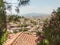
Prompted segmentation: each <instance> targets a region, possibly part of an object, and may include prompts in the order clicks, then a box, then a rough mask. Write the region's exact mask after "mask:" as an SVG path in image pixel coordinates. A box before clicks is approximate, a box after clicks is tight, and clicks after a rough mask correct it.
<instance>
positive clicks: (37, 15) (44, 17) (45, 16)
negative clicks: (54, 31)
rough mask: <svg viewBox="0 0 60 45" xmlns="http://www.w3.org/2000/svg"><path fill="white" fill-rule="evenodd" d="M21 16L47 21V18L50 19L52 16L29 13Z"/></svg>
mask: <svg viewBox="0 0 60 45" xmlns="http://www.w3.org/2000/svg"><path fill="white" fill-rule="evenodd" d="M21 16H25V17H34V18H41V19H46V18H49V17H50V16H51V15H50V14H41V13H28V14H24V15H21Z"/></svg>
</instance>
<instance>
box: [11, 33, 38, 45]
mask: <svg viewBox="0 0 60 45" xmlns="http://www.w3.org/2000/svg"><path fill="white" fill-rule="evenodd" d="M36 39H37V37H36V36H33V35H31V34H26V33H21V34H20V35H19V37H18V38H17V39H16V40H15V41H14V42H13V43H12V45H37V42H36Z"/></svg>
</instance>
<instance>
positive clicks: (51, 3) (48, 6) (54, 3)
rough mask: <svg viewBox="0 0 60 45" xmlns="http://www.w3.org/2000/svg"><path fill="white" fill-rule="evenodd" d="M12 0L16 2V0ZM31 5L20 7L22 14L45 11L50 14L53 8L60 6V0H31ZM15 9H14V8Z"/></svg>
mask: <svg viewBox="0 0 60 45" xmlns="http://www.w3.org/2000/svg"><path fill="white" fill-rule="evenodd" d="M10 1H11V2H16V0H14V1H12V0H10ZM29 3H30V4H29V5H26V6H23V7H20V14H27V13H44V14H50V13H51V12H52V10H53V9H57V7H60V0H30V2H29ZM13 11H14V10H13Z"/></svg>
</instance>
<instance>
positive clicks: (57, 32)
mask: <svg viewBox="0 0 60 45" xmlns="http://www.w3.org/2000/svg"><path fill="white" fill-rule="evenodd" d="M43 32H44V33H43V36H44V38H43V40H41V41H40V43H39V45H60V8H58V9H57V11H53V12H52V17H51V19H50V21H49V22H48V23H45V24H44V28H43Z"/></svg>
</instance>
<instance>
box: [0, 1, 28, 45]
mask: <svg viewBox="0 0 60 45" xmlns="http://www.w3.org/2000/svg"><path fill="white" fill-rule="evenodd" d="M17 1H18V3H17V4H18V6H17V7H18V8H17V12H19V10H18V9H19V7H20V6H21V5H26V4H28V2H29V0H17ZM13 4H14V3H13ZM11 5H12V3H8V2H7V1H5V0H0V45H2V42H1V39H2V38H3V37H4V36H5V35H4V34H5V32H6V30H7V29H6V10H8V9H9V10H11V7H12V6H11ZM15 20H16V19H15Z"/></svg>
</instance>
